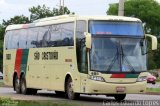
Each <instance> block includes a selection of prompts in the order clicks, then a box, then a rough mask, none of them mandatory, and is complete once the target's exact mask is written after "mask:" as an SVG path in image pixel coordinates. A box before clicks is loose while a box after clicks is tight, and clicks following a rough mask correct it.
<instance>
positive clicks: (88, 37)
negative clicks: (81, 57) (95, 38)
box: [84, 32, 92, 49]
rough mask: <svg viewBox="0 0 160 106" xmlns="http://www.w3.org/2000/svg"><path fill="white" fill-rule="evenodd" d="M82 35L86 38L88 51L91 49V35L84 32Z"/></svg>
mask: <svg viewBox="0 0 160 106" xmlns="http://www.w3.org/2000/svg"><path fill="white" fill-rule="evenodd" d="M84 35H85V37H86V42H85V44H86V47H87V48H88V49H91V45H92V39H91V34H90V33H87V32H84Z"/></svg>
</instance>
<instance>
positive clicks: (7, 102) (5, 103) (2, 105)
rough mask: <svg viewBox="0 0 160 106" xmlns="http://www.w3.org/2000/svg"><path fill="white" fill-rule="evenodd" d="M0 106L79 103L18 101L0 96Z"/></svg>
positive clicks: (53, 105) (70, 104)
mask: <svg viewBox="0 0 160 106" xmlns="http://www.w3.org/2000/svg"><path fill="white" fill-rule="evenodd" d="M0 106H77V104H76V105H75V104H72V103H55V102H52V101H17V100H12V99H10V98H0Z"/></svg>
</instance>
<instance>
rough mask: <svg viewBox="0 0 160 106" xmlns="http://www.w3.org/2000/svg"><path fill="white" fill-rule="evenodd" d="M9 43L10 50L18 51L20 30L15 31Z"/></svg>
mask: <svg viewBox="0 0 160 106" xmlns="http://www.w3.org/2000/svg"><path fill="white" fill-rule="evenodd" d="M10 39H11V40H10V42H9V49H17V48H18V46H19V42H18V39H19V30H14V31H13V33H12V36H11V38H10Z"/></svg>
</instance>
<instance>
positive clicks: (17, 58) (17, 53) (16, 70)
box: [14, 49, 22, 78]
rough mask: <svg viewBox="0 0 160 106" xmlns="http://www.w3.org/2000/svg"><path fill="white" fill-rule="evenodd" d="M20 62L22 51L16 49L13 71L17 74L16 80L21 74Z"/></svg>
mask: <svg viewBox="0 0 160 106" xmlns="http://www.w3.org/2000/svg"><path fill="white" fill-rule="evenodd" d="M21 62H22V49H18V50H17V52H16V59H15V66H14V71H15V72H17V74H18V78H20V72H21V70H20V69H21Z"/></svg>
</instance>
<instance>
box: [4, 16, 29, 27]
mask: <svg viewBox="0 0 160 106" xmlns="http://www.w3.org/2000/svg"><path fill="white" fill-rule="evenodd" d="M29 22H30V21H29V18H28V17H26V16H24V15H21V16H14V17H13V18H11V19H10V20H7V21H5V20H3V23H2V25H3V26H4V27H7V26H8V25H12V24H26V23H29Z"/></svg>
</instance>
